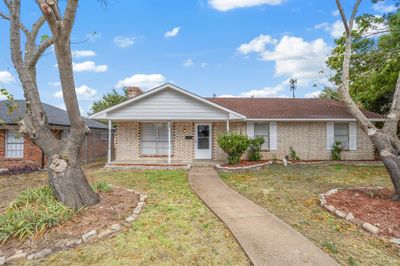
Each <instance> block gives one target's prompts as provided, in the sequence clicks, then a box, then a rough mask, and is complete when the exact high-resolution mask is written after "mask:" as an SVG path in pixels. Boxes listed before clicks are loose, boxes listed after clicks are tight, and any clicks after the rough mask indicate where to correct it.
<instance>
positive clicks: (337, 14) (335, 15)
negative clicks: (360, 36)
mask: <svg viewBox="0 0 400 266" xmlns="http://www.w3.org/2000/svg"><path fill="white" fill-rule="evenodd" d="M339 15H340V13H339V10H335V11H332V16H334V17H337V16H339Z"/></svg>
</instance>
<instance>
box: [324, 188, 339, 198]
mask: <svg viewBox="0 0 400 266" xmlns="http://www.w3.org/2000/svg"><path fill="white" fill-rule="evenodd" d="M337 192H338V190H337V188H334V189H331V190H329V191H328V192H327V193H326V194H325V196H329V195H332V194H335V193H337Z"/></svg>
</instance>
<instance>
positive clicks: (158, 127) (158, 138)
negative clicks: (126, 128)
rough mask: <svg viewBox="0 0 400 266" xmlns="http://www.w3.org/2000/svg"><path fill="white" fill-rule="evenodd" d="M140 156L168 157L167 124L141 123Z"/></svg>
mask: <svg viewBox="0 0 400 266" xmlns="http://www.w3.org/2000/svg"><path fill="white" fill-rule="evenodd" d="M141 141H142V145H141V146H142V155H156V156H160V155H162V156H165V155H168V123H143V124H142V132H141Z"/></svg>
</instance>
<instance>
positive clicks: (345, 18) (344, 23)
mask: <svg viewBox="0 0 400 266" xmlns="http://www.w3.org/2000/svg"><path fill="white" fill-rule="evenodd" d="M336 5H337V7H338V10H339V14H340V17H341V18H342V22H343V26H344V29H345V32H346V35H348V34H351V30H350V28H349V24H348V23H347V17H346V13H345V12H344V9H343V6H342V4H341V3H340V0H336Z"/></svg>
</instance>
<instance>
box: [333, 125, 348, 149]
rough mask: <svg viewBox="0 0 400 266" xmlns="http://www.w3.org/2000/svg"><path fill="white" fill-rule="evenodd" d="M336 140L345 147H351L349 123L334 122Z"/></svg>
mask: <svg viewBox="0 0 400 266" xmlns="http://www.w3.org/2000/svg"><path fill="white" fill-rule="evenodd" d="M334 140H335V142H337V141H339V142H340V143H341V144H342V147H343V148H346V149H348V148H349V123H335V124H334Z"/></svg>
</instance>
